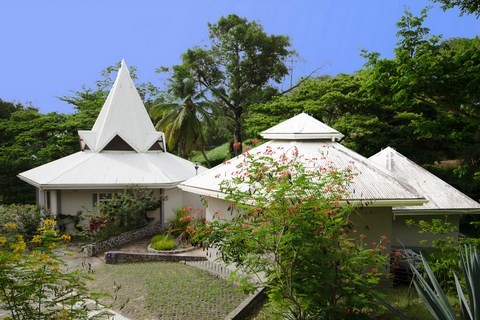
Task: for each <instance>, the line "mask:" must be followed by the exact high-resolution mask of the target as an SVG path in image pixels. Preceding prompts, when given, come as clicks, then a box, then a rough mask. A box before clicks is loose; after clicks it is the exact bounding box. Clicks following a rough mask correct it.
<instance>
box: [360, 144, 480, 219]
mask: <svg viewBox="0 0 480 320" xmlns="http://www.w3.org/2000/svg"><path fill="white" fill-rule="evenodd" d="M369 159H370V160H371V161H372V162H373V163H374V164H375V165H376V166H377V167H379V168H381V169H382V170H388V172H389V173H390V174H391V175H393V176H394V177H395V178H396V179H398V180H399V181H402V183H404V184H408V185H410V186H411V187H412V188H413V189H415V190H416V191H417V193H419V194H421V195H422V196H424V197H425V198H426V199H428V202H427V203H425V204H423V205H422V206H421V207H415V208H402V207H400V208H395V210H397V211H406V212H408V211H419V210H422V211H432V212H431V213H435V212H437V213H439V212H440V213H441V212H446V211H452V212H455V211H458V213H461V212H466V211H471V212H479V211H480V204H479V203H478V202H476V201H474V200H473V199H471V198H470V197H468V196H466V195H465V194H464V193H462V192H460V191H459V190H457V189H455V188H454V187H452V186H451V185H449V184H448V183H446V182H445V181H443V180H442V179H440V178H438V177H437V176H435V175H434V174H432V173H430V172H428V171H427V170H425V169H424V168H422V167H421V166H419V165H417V164H416V163H414V162H413V161H411V160H410V159H408V158H407V157H405V156H404V155H402V154H401V153H399V152H397V151H396V150H395V149H392V148H390V147H387V148H385V149H383V150H382V151H380V152H379V153H377V154H375V155H373V156H371V157H370V158H369Z"/></svg>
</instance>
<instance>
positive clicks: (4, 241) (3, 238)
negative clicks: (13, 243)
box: [0, 236, 7, 244]
mask: <svg viewBox="0 0 480 320" xmlns="http://www.w3.org/2000/svg"><path fill="white" fill-rule="evenodd" d="M6 242H7V237H4V236H0V244H5V243H6Z"/></svg>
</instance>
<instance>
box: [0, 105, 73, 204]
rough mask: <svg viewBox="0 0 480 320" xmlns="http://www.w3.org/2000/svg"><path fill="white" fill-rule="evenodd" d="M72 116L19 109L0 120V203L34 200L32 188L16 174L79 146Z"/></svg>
mask: <svg viewBox="0 0 480 320" xmlns="http://www.w3.org/2000/svg"><path fill="white" fill-rule="evenodd" d="M71 117H72V115H65V114H58V113H54V112H52V113H48V114H41V113H39V112H38V110H36V109H34V108H21V109H19V110H16V111H14V112H12V113H11V115H10V116H9V117H8V118H7V119H0V137H1V138H0V168H1V169H0V204H11V203H34V202H35V192H34V188H32V187H31V186H29V185H28V184H26V183H24V182H22V181H20V180H19V179H18V178H17V174H19V173H20V172H22V171H25V170H29V169H31V168H33V167H36V166H39V165H42V164H44V163H46V162H49V161H52V160H55V159H58V158H61V157H63V156H66V155H68V154H71V153H74V152H75V151H77V150H78V149H79V143H78V138H77V136H76V131H75V130H76V129H75V128H73V127H72V124H73V123H72V122H70V121H69V120H70V119H71ZM73 132H75V134H74V133H73Z"/></svg>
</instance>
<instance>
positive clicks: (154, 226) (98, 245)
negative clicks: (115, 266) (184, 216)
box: [81, 220, 162, 257]
mask: <svg viewBox="0 0 480 320" xmlns="http://www.w3.org/2000/svg"><path fill="white" fill-rule="evenodd" d="M161 231H162V222H161V221H160V220H157V221H153V222H151V223H149V224H147V225H146V226H145V227H143V228H140V229H137V230H132V231H128V232H125V233H122V234H121V235H118V236H116V237H111V238H109V239H107V240H104V241H97V242H94V243H90V244H87V245H84V246H83V247H82V248H81V251H83V252H84V254H85V256H86V257H92V256H94V255H97V254H99V253H101V252H105V251H107V250H110V249H112V248H114V247H118V246H121V245H124V244H127V243H129V242H132V241H135V240H139V239H142V238H146V237H149V236H153V235H154V234H157V233H160V232H161Z"/></svg>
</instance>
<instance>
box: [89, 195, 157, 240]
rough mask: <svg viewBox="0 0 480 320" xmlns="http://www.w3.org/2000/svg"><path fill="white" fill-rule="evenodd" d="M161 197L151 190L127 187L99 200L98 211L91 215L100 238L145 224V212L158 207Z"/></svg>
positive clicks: (146, 217)
mask: <svg viewBox="0 0 480 320" xmlns="http://www.w3.org/2000/svg"><path fill="white" fill-rule="evenodd" d="M161 201H162V199H161V198H157V197H155V196H154V195H153V191H152V190H147V189H140V188H137V187H128V188H126V189H125V190H124V191H123V192H120V193H116V194H114V195H112V199H110V200H108V201H104V202H101V203H100V204H99V206H98V212H97V213H95V214H94V216H93V217H91V218H90V219H91V220H90V222H92V221H94V222H95V223H94V225H95V228H92V223H90V229H95V230H96V231H98V232H99V233H100V235H98V234H97V236H99V237H100V238H102V237H109V236H113V235H117V234H120V233H122V232H125V231H129V230H134V229H137V228H140V227H143V226H144V225H146V224H147V223H148V221H149V219H148V216H147V212H148V211H153V210H155V209H157V208H159V207H160V204H161Z"/></svg>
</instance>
